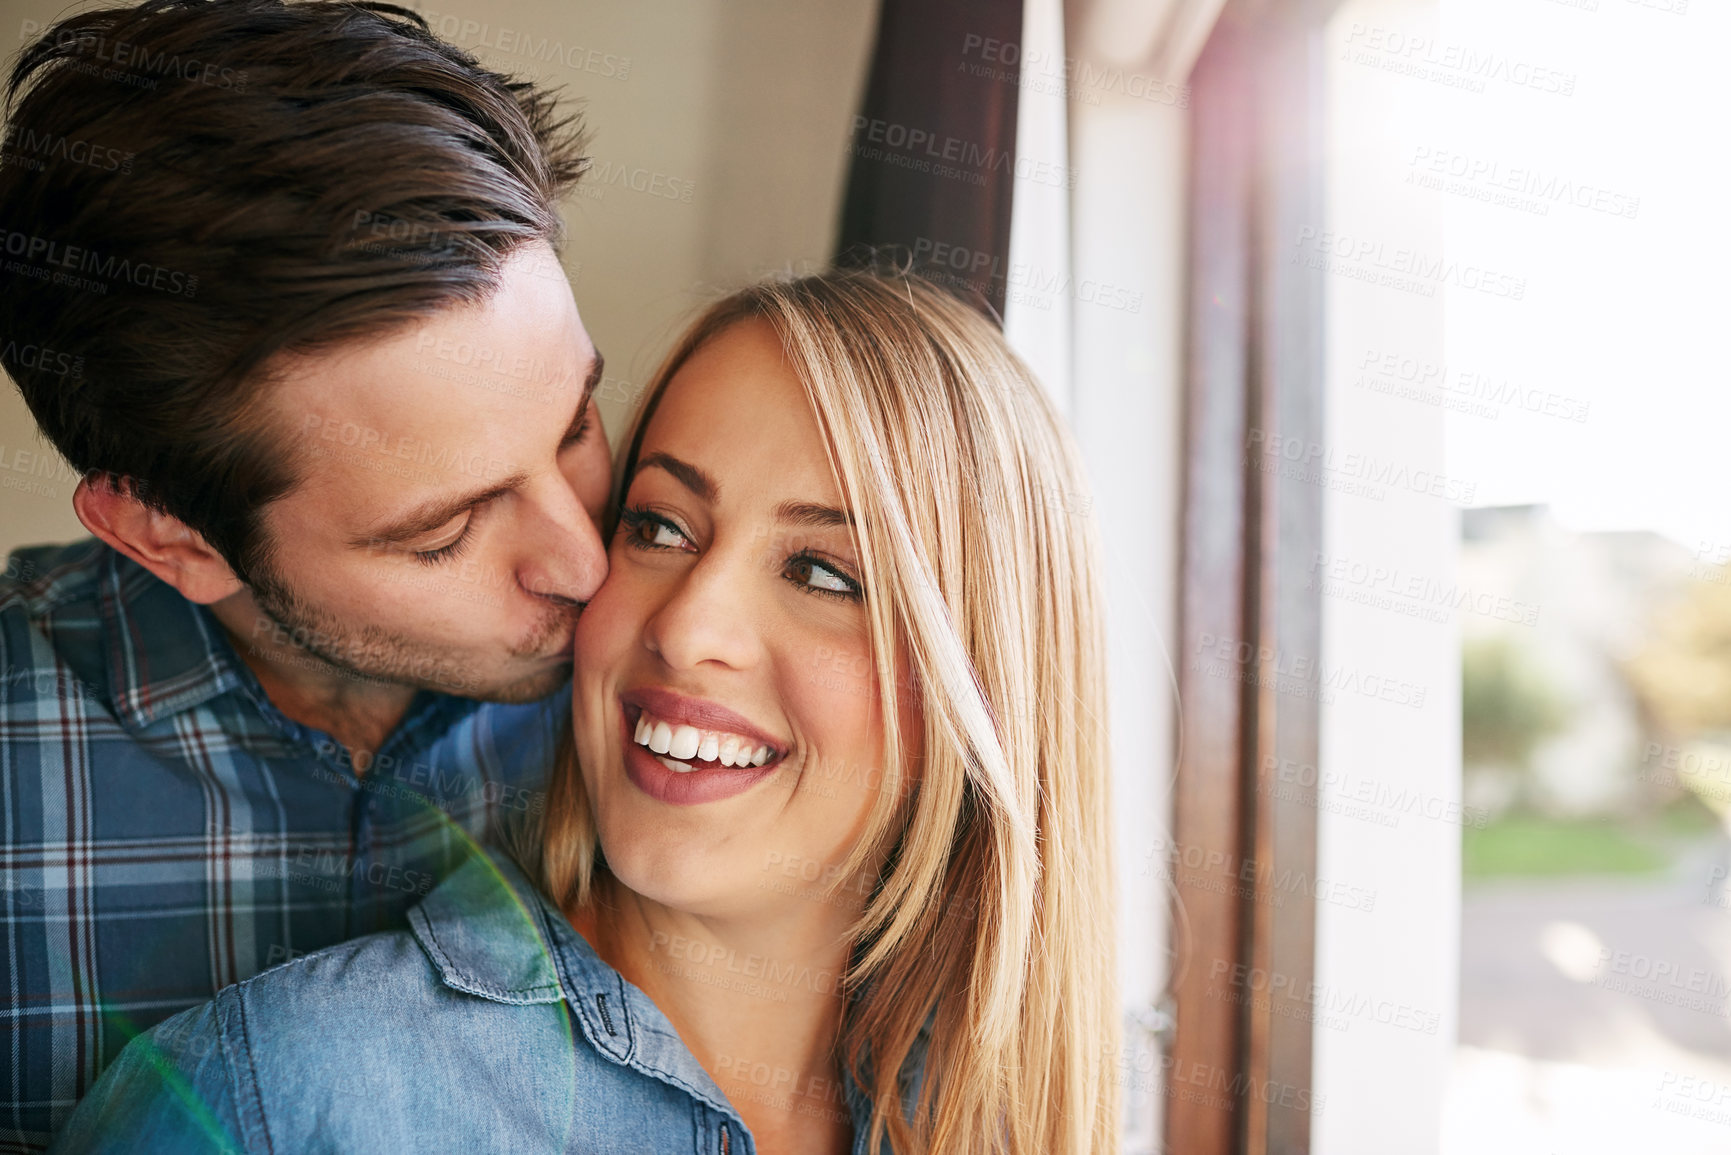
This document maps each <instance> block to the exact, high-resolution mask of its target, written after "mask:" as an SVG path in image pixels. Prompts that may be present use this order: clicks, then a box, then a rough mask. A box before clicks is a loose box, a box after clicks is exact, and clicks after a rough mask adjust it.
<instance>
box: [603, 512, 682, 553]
mask: <svg viewBox="0 0 1731 1155" xmlns="http://www.w3.org/2000/svg"><path fill="white" fill-rule="evenodd" d="M619 526H620V528H621V529H622V530H623V531H624V533H625V540H626V541H627V542H629V543H630V544H631V545H634V546H636V547H637V548H639V549H685V548H687V547H688V546H689V545H690V544H691V543H690V540H689V539H688V538H686V536H685V534H683V533H681V532H680V530H679V527H678V526H676V525H674V524H673V523H672V522H671V521H668V520H667V519H666V518H664V517H659V516H657V515H656V514H653V513H649V512H648V511H646V510H641V509H629V508H627V509H622V510H620V511H619Z"/></svg>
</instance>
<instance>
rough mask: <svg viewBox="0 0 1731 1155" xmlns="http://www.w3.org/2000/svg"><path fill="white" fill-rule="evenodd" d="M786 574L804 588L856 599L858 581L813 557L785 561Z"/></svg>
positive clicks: (858, 593)
mask: <svg viewBox="0 0 1731 1155" xmlns="http://www.w3.org/2000/svg"><path fill="white" fill-rule="evenodd" d="M787 576H788V577H789V578H791V579H792V580H793V581H795V582H797V583H798V584H799V587H800V588H801V589H804V590H809V591H811V592H812V593H821V594H829V595H831V596H834V597H842V598H848V599H849V600H853V599H857V598H858V597H859V596H860V587H859V583H858V582H856V581H854V580H853V579H852V578H850V577H848V576H847V575H846V574H844V573H842V572H841V571H840V570H838V569H835V568H834V567H833V566H830V565H828V564H826V563H825V562H822V561H820V560H818V559H817V558H815V557H810V556H803V555H802V556H800V557H796V558H794V559H793V560H792V561H790V562H788V563H787Z"/></svg>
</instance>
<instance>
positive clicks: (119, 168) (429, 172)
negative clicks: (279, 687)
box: [0, 0, 587, 580]
mask: <svg viewBox="0 0 1731 1155" xmlns="http://www.w3.org/2000/svg"><path fill="white" fill-rule="evenodd" d="M6 109H7V113H8V122H9V123H8V126H7V134H6V138H5V146H4V150H3V152H0V364H3V365H4V366H5V369H6V371H7V372H8V373H10V374H11V375H12V378H13V380H15V381H16V382H17V383H18V385H19V387H20V389H21V390H22V392H23V394H24V399H25V402H26V403H27V404H28V405H29V407H30V411H31V412H32V413H33V414H35V416H36V420H37V422H38V423H39V424H40V425H41V427H42V430H43V431H44V432H45V433H46V434H47V436H48V438H49V439H50V440H51V441H52V442H53V443H54V445H55V447H56V448H57V449H59V450H60V452H61V453H62V454H64V455H65V457H66V459H67V461H68V462H70V463H71V465H72V466H73V467H74V468H75V469H77V470H79V471H80V472H82V473H85V474H86V475H92V474H95V475H101V476H103V477H105V478H106V479H107V480H108V481H109V483H111V484H126V485H128V486H130V487H132V489H133V492H135V493H136V494H137V495H138V496H139V497H140V498H141V499H142V500H144V501H146V502H147V503H149V504H150V505H152V506H153V507H155V508H158V509H160V510H162V511H164V512H166V513H169V514H172V515H173V516H175V517H177V518H179V519H180V520H181V521H183V522H185V523H186V524H187V525H189V526H190V527H192V528H193V529H195V530H197V531H198V532H199V533H200V534H202V535H203V536H204V538H205V540H206V541H207V542H209V543H210V545H211V546H212V547H213V548H215V549H216V550H218V551H219V552H220V553H221V554H222V555H223V557H224V558H225V559H226V560H227V561H228V562H229V563H230V565H231V566H232V567H233V568H234V570H235V572H236V573H237V575H239V576H240V577H241V578H242V579H243V580H249V576H248V575H249V574H255V573H258V572H259V571H260V570H261V569H264V568H268V559H269V552H268V550H269V546H268V543H267V542H266V541H265V540H264V537H263V535H262V534H261V533H260V532H259V526H258V518H257V514H258V512H259V510H260V509H261V508H262V507H263V506H265V505H266V504H268V503H269V502H271V501H273V500H275V499H276V498H278V497H281V496H282V495H284V494H285V493H287V492H288V491H289V490H290V489H291V488H292V487H293V485H294V484H295V480H296V479H295V475H294V469H293V466H294V462H293V460H292V455H291V454H290V453H289V452H288V449H287V447H286V445H285V444H283V438H282V436H281V433H282V432H283V431H284V430H282V429H280V428H278V427H276V426H273V425H272V424H271V423H270V422H269V421H267V420H265V417H266V410H265V407H264V405H263V399H264V398H265V396H266V395H267V390H268V386H269V370H270V367H271V364H272V359H273V358H275V357H277V356H278V355H280V354H284V353H312V352H318V351H320V350H324V349H328V348H330V347H331V346H333V345H337V344H339V343H342V342H346V341H352V340H356V339H360V338H368V337H375V336H380V335H383V334H385V333H387V332H389V331H391V330H392V329H395V328H398V327H400V326H402V325H404V324H405V323H408V322H410V321H412V320H414V319H416V318H420V317H425V316H426V315H427V314H429V313H432V312H435V311H438V310H440V309H444V308H448V307H451V306H455V305H459V304H473V303H479V302H481V301H484V300H485V299H486V298H487V297H488V296H490V295H491V293H492V292H493V291H494V290H495V289H496V288H497V286H498V282H499V273H500V266H501V264H502V263H503V261H504V259H505V257H506V256H507V255H508V254H510V253H511V252H512V251H513V250H515V249H516V248H517V247H519V246H520V245H523V244H526V243H530V242H533V241H546V242H548V243H550V244H553V245H557V244H558V243H559V241H560V239H561V236H562V231H561V222H560V218H559V215H558V211H557V202H558V200H559V198H560V196H561V195H562V194H563V193H564V192H565V191H566V190H567V189H568V188H569V186H570V185H571V184H572V183H573V182H574V181H575V180H576V179H577V177H578V175H579V174H580V173H581V172H582V170H583V168H584V167H585V165H586V164H587V160H586V158H585V157H584V156H583V140H582V131H581V126H580V125H579V124H578V123H577V122H576V121H575V120H574V119H573V118H569V117H561V116H560V115H559V113H558V112H557V110H556V108H555V105H554V100H553V98H552V96H551V95H549V94H548V93H546V92H543V91H541V90H538V89H536V88H535V87H534V86H532V85H530V84H527V83H518V82H513V81H511V80H510V79H508V78H507V77H504V76H501V75H499V74H497V73H494V72H491V71H489V70H487V69H485V68H483V67H482V66H481V65H480V64H479V63H478V62H477V61H476V60H475V59H474V58H473V57H472V56H470V55H468V54H467V53H464V52H462V51H461V50H459V49H457V48H455V47H453V46H451V45H449V44H447V43H445V42H443V41H441V40H439V39H438V38H437V37H435V36H434V35H433V34H432V33H431V32H429V31H428V30H427V27H426V24H425V22H424V21H423V20H421V18H420V17H419V16H417V15H416V14H415V13H413V12H409V11H407V10H405V9H401V8H397V7H395V6H393V5H387V4H368V3H360V4H345V3H327V2H292V3H291V2H284V0H207V2H201V0H149V2H147V3H145V4H142V5H140V6H138V7H132V8H108V9H102V10H97V11H90V12H84V13H81V14H79V15H76V16H72V17H69V18H68V19H66V20H63V21H60V22H59V23H57V24H55V25H54V26H53V27H51V28H49V29H48V30H47V31H46V32H44V33H43V35H42V36H41V37H40V38H39V39H37V40H36V41H35V42H33V43H32V44H31V45H29V46H28V47H27V48H26V49H24V51H23V52H22V53H21V54H20V56H19V59H18V61H17V63H16V65H15V66H14V67H13V69H12V73H11V76H10V79H9V81H8V83H7V91H6Z"/></svg>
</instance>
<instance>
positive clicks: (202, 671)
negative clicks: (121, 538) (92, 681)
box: [97, 549, 244, 731]
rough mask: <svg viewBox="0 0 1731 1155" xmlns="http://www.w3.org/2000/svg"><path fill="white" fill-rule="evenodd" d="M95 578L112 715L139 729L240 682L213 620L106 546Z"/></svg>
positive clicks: (240, 679)
mask: <svg viewBox="0 0 1731 1155" xmlns="http://www.w3.org/2000/svg"><path fill="white" fill-rule="evenodd" d="M107 554H108V556H107V558H106V560H105V563H104V564H103V566H102V569H101V572H100V576H99V577H98V580H97V604H98V606H99V607H100V612H101V615H102V629H103V636H104V640H105V641H106V643H107V645H106V648H107V651H108V685H109V691H110V694H111V696H112V698H113V706H114V715H115V717H116V718H117V719H118V720H119V721H120V723H121V725H123V726H125V727H127V728H128V729H130V730H134V731H137V730H142V729H144V728H145V727H147V726H150V725H151V724H153V723H154V722H156V721H158V720H160V719H162V718H166V717H169V716H171V715H173V714H177V713H179V712H181V711H182V710H188V709H191V708H192V707H194V706H199V705H202V704H203V703H205V702H208V701H209V700H210V699H212V698H214V697H216V696H217V695H219V694H224V693H227V692H228V691H230V690H233V689H236V688H237V687H240V686H242V685H243V684H244V679H243V676H242V674H241V671H240V670H239V669H238V668H237V666H238V662H237V660H236V658H235V657H234V651H233V650H232V649H231V648H230V646H229V644H228V640H227V639H226V638H225V637H223V636H222V627H221V626H220V625H219V624H218V623H217V621H216V619H215V618H214V617H213V616H212V615H211V614H210V613H209V611H207V610H205V609H204V607H202V606H199V605H197V604H195V603H193V602H190V601H188V600H187V599H186V597H185V596H184V595H182V594H181V592H180V591H179V590H177V589H175V588H174V587H173V586H171V585H169V584H168V583H167V582H165V581H163V580H162V579H160V578H158V577H157V576H156V575H154V574H152V573H151V572H150V571H149V570H147V569H145V568H144V567H143V566H141V565H139V564H138V563H137V562H134V561H132V560H131V559H129V558H127V557H124V556H122V555H121V554H120V553H118V552H116V551H114V550H112V549H110V550H108V551H107Z"/></svg>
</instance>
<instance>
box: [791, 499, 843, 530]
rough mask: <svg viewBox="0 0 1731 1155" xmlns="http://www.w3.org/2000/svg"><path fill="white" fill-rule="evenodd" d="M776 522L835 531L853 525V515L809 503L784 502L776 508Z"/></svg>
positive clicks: (830, 507)
mask: <svg viewBox="0 0 1731 1155" xmlns="http://www.w3.org/2000/svg"><path fill="white" fill-rule="evenodd" d="M775 520H776V521H778V522H780V523H781V524H783V525H794V526H801V527H803V528H806V529H834V528H837V527H841V526H850V527H851V526H852V525H853V514H851V513H849V512H848V511H847V510H845V509H836V508H835V507H834V506H829V505H817V504H815V503H813V502H809V501H784V502H782V503H781V504H780V505H778V506H776V507H775Z"/></svg>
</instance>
